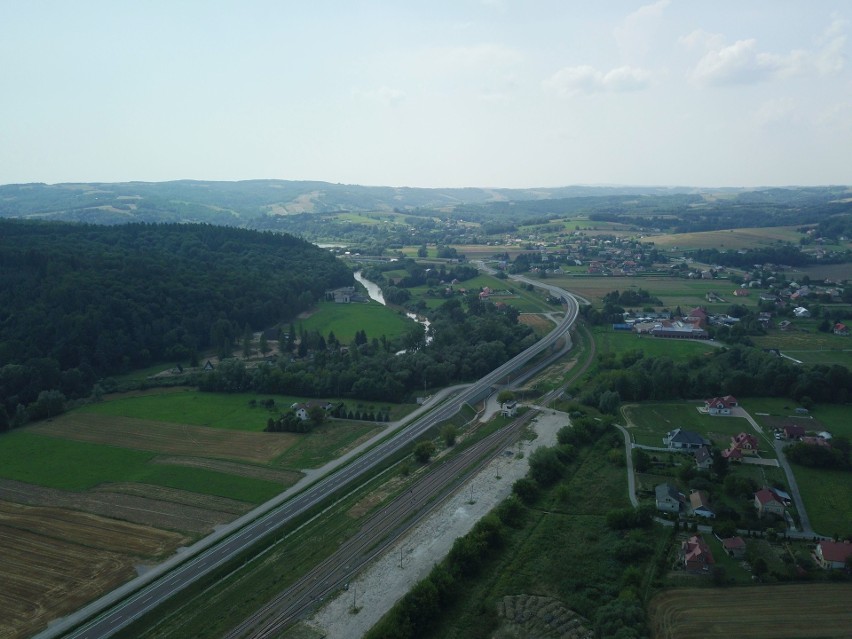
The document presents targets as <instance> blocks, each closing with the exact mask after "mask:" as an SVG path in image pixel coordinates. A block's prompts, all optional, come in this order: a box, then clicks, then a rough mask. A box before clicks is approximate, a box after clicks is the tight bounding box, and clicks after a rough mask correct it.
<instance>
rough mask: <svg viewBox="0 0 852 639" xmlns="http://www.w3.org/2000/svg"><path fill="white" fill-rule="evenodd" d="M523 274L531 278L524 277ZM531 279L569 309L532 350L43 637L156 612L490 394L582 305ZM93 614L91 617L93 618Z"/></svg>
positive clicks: (85, 631) (102, 627) (89, 637)
mask: <svg viewBox="0 0 852 639" xmlns="http://www.w3.org/2000/svg"><path fill="white" fill-rule="evenodd" d="M516 279H520V280H523V281H526V280H524V278H516ZM529 283H531V284H534V285H536V286H540V287H541V288H545V289H546V290H548V291H549V292H550V293H551V294H552V295H556V296H558V297H560V298H562V299H563V300H564V301H565V305H566V309H565V314H564V316H563V318H562V320H561V322H560V323H559V324H558V325H557V327H556V328H555V329H554V330H552V331H551V332H550V333H548V334H547V335H546V336H545V337H543V338H542V339H540V340H539V341H538V342H536V343H535V344H533V345H532V346H531V347H530V348H528V349H527V350H526V351H524V352H523V353H521V354H519V355H517V356H515V357H514V358H512V359H511V360H510V361H508V362H506V363H505V364H503V365H501V366H499V367H497V368H496V369H494V370H493V371H492V372H490V373H488V374H487V375H485V376H484V377H482V378H481V379H480V380H478V381H477V382H475V383H473V384H470V385H469V386H467V387H466V388H464V389H462V390H460V391H459V392H458V393H457V394H455V395H453V396H451V397H450V398H449V399H447V400H445V401H443V402H441V403H440V404H438V405H437V406H436V407H435V408H433V409H432V410H431V411H429V412H428V413H426V414H425V415H423V416H422V417H419V418H418V419H416V420H415V421H414V422H412V423H411V424H410V425H407V426H405V427H404V428H402V429H400V430H399V431H398V432H397V433H395V434H393V435H392V436H391V437H389V438H388V439H386V440H385V441H383V442H382V443H380V444H378V445H377V446H375V447H373V448H372V449H370V450H369V451H368V452H365V453H364V454H362V455H361V456H359V457H357V458H355V459H354V460H353V461H352V462H351V463H349V464H348V465H346V466H344V467H342V468H340V469H338V470H335V471H332V472H331V473H330V474H329V475H328V476H326V477H324V478H322V479H320V480H318V481H316V482H315V483H314V484H312V485H311V486H309V487H308V488H306V489H305V490H304V491H303V492H302V493H300V494H298V495H296V496H294V497H292V498H290V499H289V500H287V501H285V502H284V503H283V504H277V503H275V504H274V507H273V508H272V509H271V510H270V511H269V512H267V513H266V514H264V515H262V516H259V517H257V518H256V519H254V520H253V521H247V519H249V518H250V517H252V516H257V515H256V513H250V514H249V515H246V516H243V517H242V518H240V519H238V520H237V521H235V522H234V523H233V526H232V527H233V528H236V530H233V532H231V531H230V529H225V530H221V531H217V532H216V533H214V534H213V535H210V536H209V537H207V538H205V539H204V540H202V541H201V542H199V543H197V544H195V546H193V547H191V548H190V549H188V550H187V551H186V552H184V553H182V554H181V555H179V556H177V557H175V558H173V559H172V560H170V562H166V563H167V564H168V567H169V568H170V569H169V570H168V571H167V572H163V571H158V570H157V569H154V570H152V571H150V572H149V573H146V574H145V575H143V576H142V577H140V578H138V579H137V580H134V582H130V583H129V584H125V586H122V587H121V588H119V589H117V590H116V591H113V592H112V593H109V594H108V595H105V596H104V597H102V598H100V599H98V600H97V601H95V602H93V603H92V604H89V605H88V606H86V607H84V608H83V609H81V610H80V611H78V612H77V613H75V614H74V615H70V616H68V617H65V618H63V619H61V620H59V621H57V622H55V623H53V624H51V625H50V626H49V627H48V628H47V629H46V630H44V631H43V632H41V633H39V634H38V635H37V636H36V639H54V638H56V637H62V636H66V637H68V638H73V639H96V638H97V639H99V638H102V637H110V636H112V635H114V634H115V633H116V632H118V631H119V630H121V629H122V628H125V627H127V626H128V625H130V624H131V623H133V622H134V621H136V620H137V619H139V618H140V617H142V616H143V615H145V614H148V613H149V612H152V611H153V610H154V609H156V608H157V607H158V606H159V605H160V604H162V603H163V602H165V601H167V600H168V599H169V598H171V597H173V596H174V595H176V594H177V593H179V592H180V591H182V590H184V589H185V588H187V587H188V586H190V585H191V584H193V583H195V582H196V581H197V580H198V579H200V578H201V577H203V576H205V575H207V574H209V573H211V572H212V571H214V570H216V569H217V568H219V567H220V566H223V565H225V564H227V563H228V562H230V561H232V560H234V559H235V558H236V557H238V556H239V555H240V554H241V553H243V552H244V551H245V549H247V548H249V547H251V546H252V545H254V544H255V543H257V542H258V541H260V540H261V539H263V538H264V537H266V536H268V535H271V534H274V533H275V531H276V530H278V529H279V528H280V527H282V526H283V525H285V524H286V523H288V522H289V521H291V520H293V519H294V518H296V517H298V516H299V515H301V514H302V513H304V512H305V511H307V510H309V509H311V508H313V507H314V506H316V505H317V504H319V503H321V502H322V501H323V500H324V499H325V498H326V497H327V496H329V495H330V494H333V493H334V492H336V491H338V490H341V489H342V488H344V487H345V486H348V485H349V484H350V483H352V482H353V481H355V480H357V479H358V478H360V477H362V476H364V475H366V474H367V473H368V472H369V471H370V470H371V469H372V468H374V467H375V466H376V465H377V464H379V463H381V462H382V461H383V460H385V459H387V458H388V457H390V456H391V455H393V454H394V453H396V452H397V451H398V450H400V449H402V448H404V447H405V446H407V445H408V444H410V443H411V442H413V441H415V440H416V439H418V438H419V437H421V436H422V435H423V434H424V433H425V432H427V431H428V430H429V429H431V428H432V427H433V426H434V425H435V424H438V423H440V422H442V421H444V420H446V419H448V418H449V417H451V416H453V415H454V414H456V413H457V412H458V411H459V409H460V408H461V407H462V406H464V405H465V404H470V405H472V404H475V403H477V402H478V401H480V400H481V399H483V398H484V397H486V396H487V395H488V394H490V392H491V389H492V387H493V386H495V385H497V384H498V383H499V382H500V381H501V380H502V379H504V378H506V377H508V376H509V375H511V374H512V373H513V372H515V371H516V370H518V369H520V368H521V367H523V366H524V365H525V364H527V362H529V361H530V360H531V359H533V358H534V357H536V356H537V355H539V354H541V353H543V352H546V351H547V350H548V349H551V348H552V347H553V346H554V345H555V344H556V343H557V342H558V341H559V340H560V339H562V338H563V337H564V336H565V335H567V334H568V332H569V330H570V329H571V327H572V325H573V324H574V322H575V321H576V319H577V315H578V312H579V304H578V302H577V300H576V299H575V298H574V297H573V296H572V295H571V294H570V293H568V292H567V291H564V290H562V289H560V288H558V287H555V286H552V285H549V284H541V283H538V282H535V281H529ZM229 532H230V534H228V533H229ZM175 564H179V565H175ZM146 580H147V585H142V583H141V582H145V581H146ZM86 620H89V621H88V622H86ZM84 622H85V623H84ZM80 624H83V625H82V626H81V625H80Z"/></svg>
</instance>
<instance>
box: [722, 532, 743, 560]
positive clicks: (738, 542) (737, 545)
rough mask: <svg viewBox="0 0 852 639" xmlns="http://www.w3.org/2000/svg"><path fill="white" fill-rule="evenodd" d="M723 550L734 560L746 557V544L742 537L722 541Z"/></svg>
mask: <svg viewBox="0 0 852 639" xmlns="http://www.w3.org/2000/svg"><path fill="white" fill-rule="evenodd" d="M722 548H724V549H725V552H726V553H727V554H728V555H729V556H731V557H733V558H734V559H742V558H743V557H745V552H746V543H745V540H744V539H743V538H742V537H728V538H727V539H723V540H722Z"/></svg>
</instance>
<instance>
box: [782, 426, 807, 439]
mask: <svg viewBox="0 0 852 639" xmlns="http://www.w3.org/2000/svg"><path fill="white" fill-rule="evenodd" d="M784 432H785V433H787V437H802V436H803V435H804V434H805V427H804V426H799V425H798V424H787V425H786V426H785V427H784Z"/></svg>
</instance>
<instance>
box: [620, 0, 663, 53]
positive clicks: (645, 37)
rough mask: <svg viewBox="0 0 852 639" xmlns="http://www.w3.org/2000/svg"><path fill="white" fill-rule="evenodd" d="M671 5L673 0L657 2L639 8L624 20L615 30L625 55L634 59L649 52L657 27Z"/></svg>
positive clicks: (658, 0)
mask: <svg viewBox="0 0 852 639" xmlns="http://www.w3.org/2000/svg"><path fill="white" fill-rule="evenodd" d="M670 4H671V0H657V2H654V3H652V4H646V5H644V6H642V7H639V8H638V9H637V10H636V11H634V12H633V13H631V14H630V15H628V16H627V17H626V18H624V20H623V21H622V22H621V24H620V25H619V26H617V27H616V28H615V29H614V30H613V35H614V36H615V40H616V42H618V46H619V48H620V49H621V52H622V54H623V55H625V56H626V57H627V58H628V59H633V58H635V57H637V56H643V55H645V54H646V53H647V52H648V50H649V49H650V47H651V44H652V43H653V41H654V34H655V32H656V29H657V26H658V25H659V23H660V21H661V20H662V18H663V11H664V10H665V9H666V7H668V6H669V5H670Z"/></svg>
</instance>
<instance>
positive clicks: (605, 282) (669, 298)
mask: <svg viewBox="0 0 852 639" xmlns="http://www.w3.org/2000/svg"><path fill="white" fill-rule="evenodd" d="M547 282H548V283H551V284H555V285H556V286H560V287H562V288H564V289H565V290H567V291H571V292H572V293H577V294H578V295H581V296H582V297H585V298H586V299H588V300H589V301H590V302H592V303H595V304H600V302H601V301H602V300H603V297H604V295H606V294H607V293H609V292H611V291H616V290H618V291H627V290H630V289H638V288H642V289H645V290H646V291H648V292H650V293H651V294H652V295H653V296H655V297H658V298H659V299H660V301H661V302H662V303H663V304H662V306H663V307H665V308H669V309H671V310H674V309H675V308H676V307H678V306H680V307H681V309H682V310H684V311H687V310H689V309H692V308H695V307H696V306H706V307H707V308H708V309H709V310H711V311H712V310H720V311H724V310H726V309H727V308H728V307H729V306H730V305H731V304H743V305H745V306H755V307H756V306H757V296H758V295H759V291H752V294H751V295H750V296H749V297H743V298H739V297H734V295H733V291H734V288H736V287H735V285H734V284H733V283H732V282H730V281H729V280H689V279H686V278H681V277H665V276H653V277H580V276H568V277H564V276H563V277H555V276H554V277H549V278H548V279H547ZM711 291H712V292H715V293H717V294H718V295H720V296H721V297H722V298H723V299H724V300H725V301H724V302H714V303H708V302H707V293H709V292H711Z"/></svg>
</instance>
